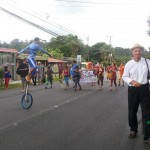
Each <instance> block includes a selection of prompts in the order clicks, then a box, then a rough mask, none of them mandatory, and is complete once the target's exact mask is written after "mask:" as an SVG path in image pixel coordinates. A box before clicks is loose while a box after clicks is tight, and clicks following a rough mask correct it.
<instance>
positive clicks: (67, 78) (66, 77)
mask: <svg viewBox="0 0 150 150" xmlns="http://www.w3.org/2000/svg"><path fill="white" fill-rule="evenodd" d="M69 74H70V73H69V68H68V66H67V65H66V66H65V68H64V70H63V76H64V80H65V84H66V87H65V90H68V89H69Z"/></svg>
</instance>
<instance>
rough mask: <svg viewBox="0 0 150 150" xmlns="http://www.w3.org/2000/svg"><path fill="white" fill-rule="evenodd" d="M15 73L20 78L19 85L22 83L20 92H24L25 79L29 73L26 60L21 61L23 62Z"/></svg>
mask: <svg viewBox="0 0 150 150" xmlns="http://www.w3.org/2000/svg"><path fill="white" fill-rule="evenodd" d="M16 73H17V74H18V75H20V78H21V83H22V92H24V90H25V84H26V83H25V81H26V79H25V77H26V76H27V75H28V73H29V65H28V63H27V58H24V59H23V62H22V63H21V64H20V65H19V67H18V68H17V71H16Z"/></svg>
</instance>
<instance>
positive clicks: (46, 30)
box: [0, 7, 60, 36]
mask: <svg viewBox="0 0 150 150" xmlns="http://www.w3.org/2000/svg"><path fill="white" fill-rule="evenodd" d="M0 10H1V11H3V12H5V13H7V14H9V15H11V16H13V17H15V18H17V19H19V20H21V21H23V22H25V23H27V24H29V25H32V26H34V27H36V28H38V29H40V30H42V31H44V32H46V33H49V34H51V35H53V36H60V35H59V34H57V33H55V32H53V31H50V30H49V29H47V28H44V27H41V26H39V25H37V24H35V23H33V22H31V21H29V20H27V19H25V18H22V17H20V16H18V15H16V14H14V13H12V12H10V11H8V10H6V9H4V8H2V7H0Z"/></svg>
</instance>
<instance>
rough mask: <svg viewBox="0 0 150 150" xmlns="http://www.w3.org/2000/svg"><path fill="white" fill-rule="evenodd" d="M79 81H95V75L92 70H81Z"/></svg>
mask: <svg viewBox="0 0 150 150" xmlns="http://www.w3.org/2000/svg"><path fill="white" fill-rule="evenodd" d="M80 82H86V83H89V82H97V77H96V76H95V75H94V73H93V71H92V70H91V71H88V70H82V71H81V78H80Z"/></svg>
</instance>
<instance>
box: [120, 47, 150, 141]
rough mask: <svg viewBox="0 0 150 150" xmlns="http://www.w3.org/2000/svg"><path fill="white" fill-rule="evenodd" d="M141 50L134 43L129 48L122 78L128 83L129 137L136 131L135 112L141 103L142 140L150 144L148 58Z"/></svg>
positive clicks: (149, 63) (149, 61) (149, 62)
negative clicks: (130, 56) (129, 55)
mask: <svg viewBox="0 0 150 150" xmlns="http://www.w3.org/2000/svg"><path fill="white" fill-rule="evenodd" d="M143 50H144V48H143V47H142V46H141V45H139V44H135V45H134V46H133V47H132V48H131V52H132V55H133V58H132V60H130V61H128V62H127V63H126V65H125V68H124V74H123V80H124V81H125V82H126V83H127V84H128V121H129V127H130V133H129V137H130V138H134V137H136V135H137V133H138V120H137V112H138V108H139V105H141V109H142V123H143V131H144V140H145V142H146V143H148V144H150V112H149V110H150V102H149V100H150V91H149V81H148V70H150V60H149V59H145V58H143V57H142V52H143Z"/></svg>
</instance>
